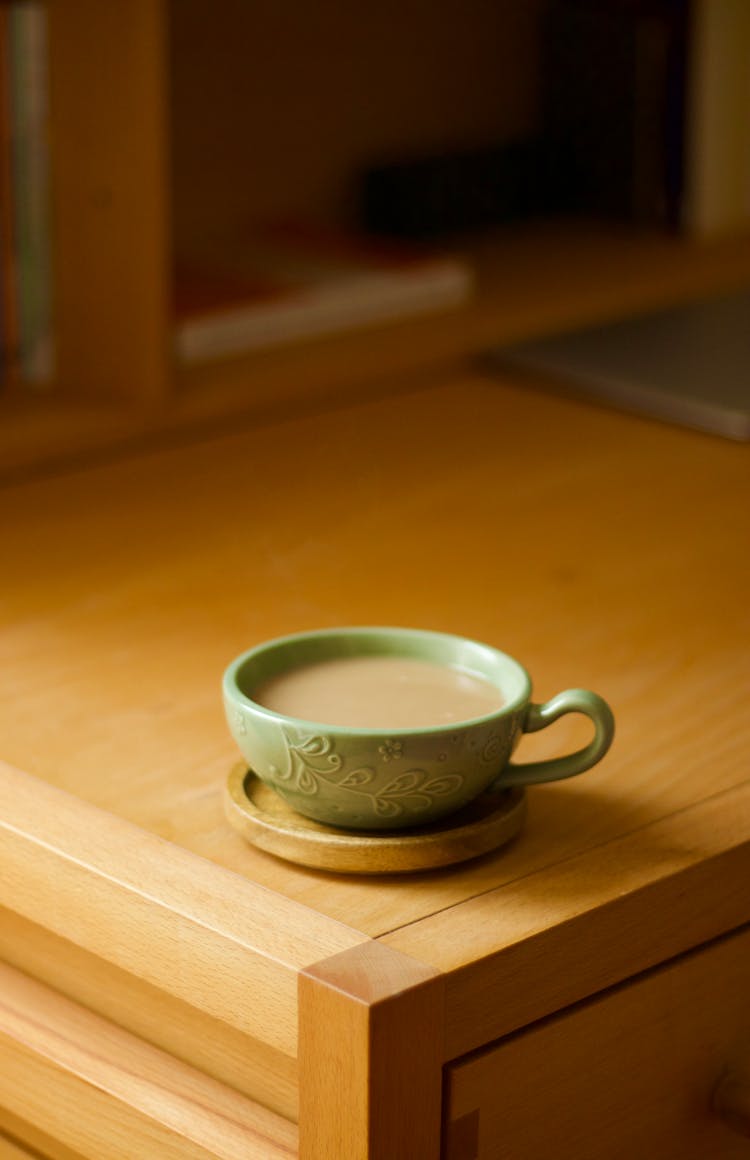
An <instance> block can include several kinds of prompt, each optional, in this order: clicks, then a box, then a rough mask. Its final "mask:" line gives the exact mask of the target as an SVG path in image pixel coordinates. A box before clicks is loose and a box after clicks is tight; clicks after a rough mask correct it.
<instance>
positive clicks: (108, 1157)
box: [0, 963, 298, 1160]
mask: <svg viewBox="0 0 750 1160" xmlns="http://www.w3.org/2000/svg"><path fill="white" fill-rule="evenodd" d="M6 1115H7V1116H8V1118H9V1127H10V1129H11V1131H12V1132H13V1136H16V1137H17V1138H18V1140H19V1144H18V1147H20V1148H21V1150H22V1152H23V1148H24V1147H25V1146H26V1145H25V1144H22V1143H21V1141H23V1140H24V1139H26V1140H29V1139H30V1138H29V1136H28V1134H26V1133H25V1132H23V1131H22V1130H21V1131H19V1132H15V1131H13V1123H14V1121H15V1124H22V1123H23V1122H26V1123H27V1124H29V1125H34V1126H35V1128H37V1129H38V1130H39V1132H40V1133H42V1134H44V1136H46V1137H48V1138H50V1139H51V1140H52V1141H59V1143H60V1145H61V1146H62V1150H61V1152H60V1153H59V1160H63V1158H65V1160H67V1158H68V1157H71V1160H72V1156H71V1154H72V1155H77V1154H78V1153H80V1155H81V1156H82V1157H85V1158H86V1160H135V1158H137V1160H291V1158H292V1157H296V1155H297V1151H298V1149H297V1130H296V1127H295V1126H294V1125H293V1124H290V1123H289V1122H288V1121H286V1120H284V1119H282V1117H280V1116H278V1115H276V1114H275V1113H274V1112H270V1111H268V1110H267V1109H266V1108H263V1107H261V1106H260V1105H258V1104H255V1103H253V1102H252V1101H251V1100H249V1099H247V1098H246V1097H245V1096H242V1095H240V1094H239V1093H238V1092H236V1091H234V1090H232V1089H231V1088H228V1087H226V1086H224V1085H223V1084H220V1083H218V1082H217V1081H216V1080H214V1079H211V1078H209V1077H208V1076H205V1075H204V1074H203V1073H202V1072H199V1071H196V1070H195V1069H194V1068H191V1067H189V1066H188V1065H187V1064H185V1063H182V1062H181V1061H179V1060H176V1059H173V1058H172V1056H170V1055H168V1054H167V1053H166V1052H163V1051H160V1050H159V1049H158V1048H155V1047H152V1046H151V1045H150V1044H147V1043H144V1042H143V1041H141V1040H139V1039H138V1038H137V1037H136V1036H134V1035H131V1034H130V1033H129V1032H127V1031H124V1030H123V1029H122V1028H121V1027H118V1026H116V1025H115V1024H113V1023H109V1022H108V1021H107V1020H105V1019H102V1018H101V1017H100V1016H98V1015H94V1014H92V1012H90V1011H86V1010H85V1009H83V1008H81V1007H78V1006H77V1005H76V1004H75V1003H71V1002H70V1000H69V999H66V998H63V997H62V996H61V995H58V994H57V993H56V992H55V991H53V990H51V989H50V988H48V987H45V986H43V985H42V984H40V983H37V982H35V981H33V980H32V979H29V978H28V977H27V976H25V975H23V974H21V973H20V972H19V971H15V970H13V969H12V968H11V967H8V966H5V965H4V964H2V963H0V1123H2V1119H3V1118H4V1117H5V1116H6ZM44 1152H47V1155H48V1156H49V1157H50V1160H52V1158H53V1157H55V1155H56V1152H53V1151H51V1150H50V1151H47V1148H46V1147H45V1148H44ZM44 1152H41V1150H40V1152H39V1153H38V1154H41V1155H43V1154H44Z"/></svg>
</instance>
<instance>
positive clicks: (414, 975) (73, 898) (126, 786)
mask: <svg viewBox="0 0 750 1160" xmlns="http://www.w3.org/2000/svg"><path fill="white" fill-rule="evenodd" d="M747 493H748V465H747V455H746V449H745V448H744V447H743V446H742V445H739V444H733V443H731V442H729V441H727V440H722V439H718V438H713V437H709V436H706V435H701V434H697V433H694V432H689V431H685V430H680V429H673V428H670V427H667V426H664V425H660V424H657V423H649V422H646V421H645V420H643V419H640V418H636V417H632V416H625V415H619V414H615V413H613V412H610V411H607V410H604V409H600V408H596V407H593V406H587V405H584V404H583V403H580V402H574V401H572V400H570V399H564V398H559V397H552V396H544V395H542V394H541V393H539V392H537V391H535V390H533V389H531V388H530V387H529V386H528V385H527V384H521V383H520V382H514V381H513V380H512V379H511V378H510V377H509V378H508V379H507V380H505V381H503V382H499V381H497V380H489V379H485V378H483V377H482V376H481V375H478V374H475V375H467V374H463V375H459V374H456V375H455V376H454V377H453V378H452V379H451V378H447V379H446V380H445V381H444V382H442V383H441V384H439V385H438V384H434V383H433V384H431V385H430V387H429V389H422V390H419V389H417V387H416V385H413V386H412V389H411V390H410V391H408V392H405V393H403V394H402V395H400V396H399V397H389V398H381V399H371V400H369V401H364V400H363V401H361V402H360V403H359V404H357V405H354V406H348V407H344V406H341V407H339V408H338V409H330V410H328V411H326V412H325V413H321V414H318V415H307V416H298V417H297V418H295V419H287V420H286V421H278V420H277V421H276V422H273V423H267V424H266V425H265V426H263V427H256V428H253V429H249V430H248V429H238V430H235V431H233V432H230V433H225V434H221V435H219V434H217V435H216V436H215V437H214V438H213V439H207V440H204V441H202V442H199V443H195V444H193V445H184V446H172V447H165V448H161V449H156V448H153V447H152V448H151V449H144V450H142V451H141V452H139V453H137V452H135V451H134V452H133V453H132V454H130V455H127V456H125V455H124V456H122V457H121V458H120V459H118V460H117V461H113V462H111V463H108V464H107V463H100V464H98V465H94V464H89V465H88V466H87V467H85V468H82V469H80V470H70V471H68V472H66V473H63V474H59V475H56V476H53V477H51V478H39V479H36V480H32V479H29V480H26V481H25V482H23V483H18V484H16V485H13V486H10V485H8V486H6V487H4V488H2V489H0V524H1V528H0V539H1V540H2V543H3V551H4V561H3V616H4V617H5V620H6V624H5V626H4V631H3V634H2V640H1V643H0V649H1V650H2V657H1V662H0V738H1V739H2V740H1V741H0V757H1V758H2V763H1V764H0V907H2V908H3V909H1V910H0V960H2V962H3V966H2V968H1V973H0V1109H1V1111H0V1133H4V1134H5V1138H6V1139H7V1141H9V1143H7V1145H6V1150H8V1149H11V1148H15V1149H16V1151H18V1150H19V1149H21V1151H22V1152H23V1148H24V1147H26V1148H27V1150H28V1151H31V1152H32V1154H36V1153H39V1154H41V1155H43V1156H48V1157H49V1158H50V1160H71V1157H75V1158H76V1160H77V1158H78V1157H86V1158H88V1160H103V1157H107V1160H109V1158H110V1157H112V1158H113V1160H117V1158H118V1157H122V1158H123V1160H125V1158H126V1157H127V1158H128V1160H129V1158H130V1157H132V1156H134V1155H137V1156H139V1157H143V1158H144V1160H146V1158H147V1157H151V1156H153V1157H154V1158H156V1157H159V1158H160V1160H162V1158H164V1157H175V1158H176V1157H191V1158H198V1157H201V1158H207V1157H209V1156H211V1157H220V1158H224V1160H234V1158H236V1160H239V1158H240V1157H244V1158H247V1157H256V1156H257V1157H258V1158H259V1160H270V1158H275V1157H284V1156H295V1155H298V1156H299V1157H300V1158H301V1160H354V1158H356V1160H360V1158H361V1160H437V1158H438V1156H439V1155H440V1150H441V1148H442V1149H443V1155H444V1156H445V1157H446V1158H447V1160H477V1158H480V1157H486V1156H492V1157H494V1156H498V1157H500V1156H503V1155H505V1154H507V1155H508V1156H513V1157H518V1158H520V1160H539V1157H540V1155H543V1154H544V1147H543V1145H542V1141H544V1140H549V1139H552V1141H553V1143H554V1150H555V1155H560V1156H564V1155H565V1154H566V1153H565V1149H566V1148H567V1149H568V1154H569V1155H571V1156H572V1155H575V1156H577V1157H579V1156H580V1157H584V1156H592V1157H593V1156H600V1155H612V1156H617V1155H621V1156H623V1157H624V1156H626V1155H628V1156H630V1155H633V1154H635V1153H637V1154H639V1155H644V1156H649V1157H651V1156H654V1157H655V1158H660V1157H665V1158H666V1157H667V1156H669V1155H670V1151H669V1149H670V1148H671V1147H672V1145H674V1149H675V1151H673V1152H672V1153H671V1154H672V1155H678V1154H679V1155H691V1154H692V1155H695V1156H696V1157H697V1156H699V1155H705V1156H708V1155H710V1156H711V1158H712V1160H714V1158H716V1160H733V1158H734V1157H735V1156H739V1155H741V1154H742V1148H743V1147H745V1148H746V1146H747V1141H746V1140H745V1141H743V1143H742V1144H738V1142H737V1141H738V1140H740V1139H742V1137H741V1136H737V1135H736V1133H735V1132H733V1131H730V1129H729V1128H727V1127H726V1126H725V1125H724V1123H723V1122H722V1123H719V1120H718V1118H717V1119H715V1120H712V1119H711V1116H710V1113H709V1110H708V1109H709V1102H710V1098H711V1092H712V1089H713V1088H714V1086H715V1085H716V1084H717V1083H718V1082H719V1080H720V1078H721V1075H722V1070H723V1068H724V1067H725V1066H727V1067H731V1068H733V1069H735V1070H734V1071H733V1072H732V1073H731V1074H732V1075H735V1076H736V1077H737V1078H736V1080H735V1081H733V1082H734V1083H735V1089H734V1091H733V1092H732V1091H731V1090H730V1089H724V1095H725V1097H726V1103H725V1106H724V1115H725V1118H731V1116H732V1115H734V1122H735V1124H736V1125H737V1126H738V1127H740V1128H742V1125H743V1122H745V1121H744V1120H743V1115H744V1113H743V1110H742V1109H743V1106H744V1107H746V1102H745V1104H743V1100H745V1101H746V1089H745V1087H743V1084H744V1080H743V1078H742V1067H741V1065H742V1066H744V1065H743V1058H744V1059H746V1053H747V1050H748V1046H749V1045H748V1038H747V1036H748V1031H749V1030H750V1028H749V1027H748V1022H747V1010H746V1007H747V1004H746V1001H745V1000H746V995H747V982H748V969H749V967H750V950H749V948H748V934H747V924H748V923H749V922H750V894H749V892H748V882H750V783H749V782H748V778H747V746H748V740H749V738H748V718H747V712H746V689H747V655H748V652H747V609H746V603H747V601H746V593H747V549H746V543H745V541H744V538H743V536H742V535H741V534H740V530H741V529H742V528H743V527H744V526H745V523H746V513H747V498H748V495H747ZM378 621H379V622H381V623H402V624H412V625H414V626H416V627H433V628H437V629H440V630H444V631H454V632H461V633H464V634H466V635H470V636H472V637H475V638H478V639H484V640H487V641H488V642H489V643H491V644H493V645H496V646H498V647H503V648H505V649H507V650H508V651H509V652H510V653H511V654H513V655H517V656H518V657H519V658H521V659H523V660H524V661H525V662H526V664H527V665H528V667H529V669H530V671H531V672H532V674H533V677H534V683H535V694H534V695H535V698H536V699H538V700H543V699H547V698H548V697H549V696H551V695H553V694H554V693H555V692H558V691H559V690H560V689H561V688H563V687H565V686H570V685H582V686H589V687H591V688H593V689H596V690H597V691H599V692H601V693H602V695H604V696H605V697H606V698H607V699H608V700H609V701H610V702H611V704H612V705H613V707H614V711H615V716H616V719H617V737H616V739H615V743H614V746H613V748H612V750H611V751H610V753H609V754H608V755H607V757H606V759H605V760H604V761H603V762H602V763H601V764H600V765H599V766H597V767H596V768H595V769H594V770H591V771H589V772H588V773H586V774H585V775H583V776H582V777H580V778H577V779H573V780H571V781H569V782H564V783H559V784H556V785H547V786H539V787H534V788H533V789H531V790H529V791H528V818H527V823H526V825H525V828H524V830H523V832H522V833H521V834H520V835H519V837H518V838H517V840H515V841H514V842H513V843H512V844H511V845H510V846H508V847H507V848H504V849H502V850H499V851H498V852H497V853H495V854H491V855H488V856H485V857H483V858H481V859H478V860H476V861H474V862H467V863H466V864H465V865H463V866H458V867H454V868H452V869H448V870H443V871H437V872H433V873H421V874H418V875H415V876H408V875H403V876H399V875H393V876H386V877H383V878H373V879H370V878H367V877H356V876H353V875H352V876H345V875H340V876H337V875H334V874H329V873H323V872H314V871H309V870H306V869H304V868H302V867H299V866H295V865H293V864H291V863H287V862H284V861H282V860H280V859H276V858H274V857H271V856H269V855H266V854H264V853H263V852H262V851H260V850H257V849H255V848H253V847H252V846H250V845H249V844H247V843H246V842H244V841H243V839H242V838H241V837H240V836H239V835H238V834H237V833H236V832H235V831H234V830H233V829H232V828H231V827H230V826H229V824H228V823H227V822H226V820H225V819H224V816H223V810H222V788H223V785H224V783H225V780H226V778H227V775H228V773H229V771H230V770H231V769H232V768H233V766H234V765H235V763H236V761H237V754H236V753H235V751H234V747H233V743H232V740H231V738H230V736H229V732H228V730H227V728H226V725H225V722H224V721H223V718H222V710H221V703H220V695H219V687H220V676H221V673H222V670H223V668H224V666H225V665H226V664H227V663H228V662H229V661H230V660H231V658H232V657H233V656H235V655H236V654H237V653H238V652H240V651H242V650H243V649H245V648H247V647H249V646H250V645H251V644H253V643H254V642H256V641H259V640H261V639H263V638H268V637H271V636H275V635H280V634H281V633H283V632H286V631H297V630H302V629H306V628H313V627H316V626H317V627H325V626H326V625H333V624H339V623H345V622H348V623H373V622H378ZM555 731H556V735H554V734H552V733H550V734H549V735H546V734H542V735H535V736H534V737H529V738H526V739H524V742H523V745H524V747H525V748H526V752H525V753H523V754H522V757H523V758H524V759H526V758H529V759H534V758H544V757H547V756H551V754H552V752H553V751H554V752H560V751H563V750H566V749H574V748H576V747H578V746H579V745H580V744H581V743H582V741H583V740H585V736H586V726H585V724H583V723H581V722H578V721H576V720H574V719H571V720H566V721H565V722H561V723H559V724H558V725H556V726H555ZM743 1093H744V1094H743ZM731 1107H733V1108H734V1113H732V1112H731ZM727 1109H729V1110H727ZM2 1138H3V1137H2V1134H0V1139H2ZM699 1145H700V1147H704V1151H703V1152H702V1153H701V1151H700V1147H699ZM690 1148H692V1153H691V1152H690V1151H689V1149H690ZM618 1149H619V1151H618Z"/></svg>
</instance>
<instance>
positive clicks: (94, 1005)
mask: <svg viewBox="0 0 750 1160" xmlns="http://www.w3.org/2000/svg"><path fill="white" fill-rule="evenodd" d="M0 961H2V962H5V963H7V964H8V966H10V967H15V968H16V969H17V970H22V971H24V972H25V973H26V974H27V975H31V976H32V978H34V979H37V980H38V981H39V982H40V983H46V984H47V986H49V987H52V988H54V990H55V991H57V992H58V993H59V994H61V995H64V996H65V997H66V998H68V999H72V1000H73V1002H75V1003H78V1004H79V1005H80V1006H82V1007H86V1008H87V1009H88V1010H89V1011H93V1012H95V1013H96V1014H97V1015H101V1016H102V1017H103V1018H105V1019H108V1020H109V1021H110V1022H112V1023H116V1024H117V1026H118V1027H122V1028H123V1029H124V1030H125V1031H130V1032H131V1034H133V1035H137V1036H138V1038H139V1039H143V1040H145V1042H147V1043H151V1044H153V1045H154V1046H155V1047H159V1048H161V1049H162V1051H166V1052H168V1053H169V1054H170V1055H173V1056H174V1057H175V1058H176V1059H182V1060H184V1061H185V1062H186V1063H189V1064H190V1065H191V1066H192V1067H196V1068H198V1070H199V1071H202V1072H205V1074H206V1075H210V1076H212V1077H213V1078H214V1079H216V1080H218V1081H219V1082H220V1083H224V1084H227V1085H228V1086H229V1087H233V1088H235V1089H236V1090H237V1091H238V1092H241V1093H242V1094H243V1095H246V1096H249V1098H250V1099H252V1100H256V1101H257V1102H258V1103H260V1104H263V1106H264V1107H265V1108H270V1109H271V1111H274V1112H278V1113H279V1115H281V1116H283V1117H284V1118H285V1119H287V1120H294V1121H295V1122H296V1120H297V1117H298V1114H299V1113H298V1098H297V1060H296V1059H292V1058H291V1057H290V1056H289V1055H287V1054H285V1053H284V1052H281V1051H278V1050H276V1049H274V1048H273V1047H269V1045H268V1044H267V1043H261V1042H260V1041H259V1040H257V1039H254V1038H252V1037H251V1036H249V1035H245V1034H243V1033H242V1032H241V1031H238V1030H237V1028H236V1027H231V1026H230V1025H229V1023H226V1022H225V1021H223V1020H219V1019H215V1018H213V1017H212V1016H211V1015H208V1014H207V1013H206V1012H205V1011H201V1010H199V1009H198V1008H197V1007H194V1006H193V1005H192V1004H190V1003H186V1002H185V1001H184V1000H183V999H178V998H176V996H174V995H171V994H169V993H168V992H167V991H165V990H163V989H162V988H159V987H154V986H153V985H152V984H151V983H146V982H144V980H143V979H139V978H136V976H135V975H133V974H131V973H130V972H128V971H124V970H122V968H120V967H116V966H115V965H114V964H113V963H109V962H107V961H106V960H105V959H103V958H100V957H99V956H98V955H92V954H91V952H90V951H85V950H83V948H82V947H79V946H76V945H75V943H72V942H70V941H69V940H68V939H63V938H61V937H60V936H59V935H56V934H53V933H52V932H51V931H50V930H47V928H46V927H43V926H38V925H37V924H36V923H33V922H29V920H28V919H27V918H23V917H22V916H21V915H20V914H16V912H15V911H12V910H8V909H7V908H5V907H0ZM2 1128H3V1120H2V1114H1V1113H0V1130H2ZM9 1134H10V1135H13V1132H12V1131H11V1132H9ZM23 1138H25V1137H23ZM39 1151H40V1152H44V1151H45V1150H44V1148H42V1147H40V1148H39Z"/></svg>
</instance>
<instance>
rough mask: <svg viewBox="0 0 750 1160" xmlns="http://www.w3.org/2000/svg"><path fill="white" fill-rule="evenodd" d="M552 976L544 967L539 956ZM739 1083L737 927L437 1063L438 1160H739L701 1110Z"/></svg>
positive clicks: (748, 934)
mask: <svg viewBox="0 0 750 1160" xmlns="http://www.w3.org/2000/svg"><path fill="white" fill-rule="evenodd" d="M550 970H554V963H550ZM727 1068H733V1069H739V1070H743V1069H747V1072H748V1080H750V929H748V928H743V930H742V931H741V932H738V933H736V934H734V935H731V936H729V937H727V938H725V939H721V940H718V941H717V942H715V943H712V944H711V945H710V946H708V947H706V948H704V949H701V950H699V951H696V952H693V953H691V954H689V955H685V956H682V957H681V958H680V959H679V960H675V961H673V962H672V963H670V964H668V965H666V966H664V967H661V968H658V969H656V970H654V971H651V972H649V973H648V974H647V975H643V976H640V977H639V978H637V979H636V980H634V981H633V982H632V983H631V984H629V985H625V986H623V987H621V988H618V989H617V990H616V991H610V992H608V993H607V994H606V995H603V996H601V997H600V998H598V999H593V1000H591V1001H589V1002H588V1003H585V1004H582V1005H581V1006H578V1007H576V1008H575V1009H574V1010H572V1011H570V1012H568V1013H567V1014H562V1015H560V1016H557V1017H555V1018H551V1019H549V1020H546V1021H545V1022H544V1023H542V1024H538V1025H537V1026H535V1027H532V1028H530V1029H529V1030H528V1031H526V1032H521V1033H519V1034H517V1035H514V1036H512V1037H509V1038H508V1039H506V1040H503V1041H501V1042H500V1043H499V1044H497V1045H496V1046H495V1047H493V1048H492V1049H488V1050H487V1051H485V1052H483V1053H481V1054H478V1055H474V1056H472V1057H470V1058H467V1059H466V1060H465V1061H463V1062H458V1063H456V1064H454V1065H453V1066H452V1067H450V1068H449V1069H448V1109H449V1122H448V1128H447V1144H446V1153H445V1154H446V1157H447V1160H490V1158H492V1160H543V1158H545V1157H548V1156H549V1157H551V1156H554V1157H555V1160H601V1158H602V1157H603V1156H606V1157H607V1160H633V1157H635V1156H643V1157H648V1160H674V1157H675V1156H679V1157H680V1160H706V1158H707V1157H711V1160H735V1158H736V1160H743V1158H746V1157H748V1156H750V1140H748V1139H746V1138H744V1139H743V1138H742V1137H741V1136H739V1135H737V1134H736V1133H735V1132H734V1131H732V1130H730V1128H729V1127H727V1126H726V1125H725V1124H724V1123H723V1122H722V1121H721V1120H720V1119H719V1118H718V1116H717V1115H716V1114H715V1113H714V1112H713V1111H712V1108H711V1099H712V1093H713V1091H714V1089H715V1087H716V1085H717V1083H718V1082H719V1080H720V1078H721V1076H722V1074H724V1073H725V1071H726V1069H727Z"/></svg>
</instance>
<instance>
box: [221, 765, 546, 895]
mask: <svg viewBox="0 0 750 1160" xmlns="http://www.w3.org/2000/svg"><path fill="white" fill-rule="evenodd" d="M224 807H225V810H226V815H227V818H228V819H229V821H230V823H231V824H232V826H234V828H235V829H236V830H238V831H239V833H240V834H242V836H243V837H244V838H246V839H247V841H248V842H251V843H252V845H253V846H257V848H258V849H259V850H265V851H266V852H267V853H269V854H275V855H276V856H277V857H278V858H285V859H286V860H287V861H289V862H297V863H299V864H300V865H302V866H311V867H314V868H315V869H318V870H335V871H338V872H339V873H345V874H403V873H408V872H413V871H417V870H433V869H436V868H437V867H440V866H451V865H454V864H455V863H457V862H465V861H467V860H468V859H469V858H477V857H478V856H479V855H480V854H486V853H488V852H489V851H490V850H496V849H497V848H498V847H499V846H503V845H505V843H506V842H509V841H510V840H511V838H513V837H515V835H516V834H517V833H518V831H519V830H520V829H521V827H522V825H523V822H524V818H525V816H526V796H525V793H524V791H523V790H522V789H507V790H504V791H503V792H502V793H499V794H489V793H487V794H482V795H481V796H480V797H478V798H476V799H475V800H474V801H473V802H470V803H469V805H467V806H465V807H464V808H463V809H462V810H460V811H459V812H458V813H456V814H452V815H451V816H450V817H448V818H445V819H444V820H443V821H442V822H436V823H435V824H433V825H431V826H420V827H414V828H413V829H409V830H341V829H337V828H336V827H335V826H325V825H323V824H322V823H321V822H315V821H312V819H310V818H306V817H304V816H303V815H302V814H298V813H297V812H296V810H293V809H292V807H291V806H290V805H288V804H287V803H286V802H285V801H284V799H283V798H281V797H279V795H278V794H277V793H276V792H275V791H274V790H273V789H271V788H270V787H269V786H267V785H266V784H265V783H264V782H262V781H261V780H260V778H259V777H257V776H256V775H255V774H254V773H253V772H252V770H249V769H248V768H247V766H246V765H242V764H240V765H236V766H235V767H234V768H233V769H232V771H231V773H230V774H229V778H228V780H227V786H226V792H225V795H224Z"/></svg>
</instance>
